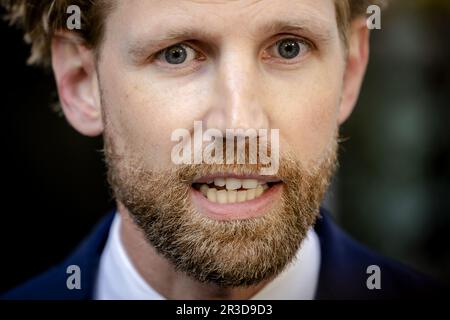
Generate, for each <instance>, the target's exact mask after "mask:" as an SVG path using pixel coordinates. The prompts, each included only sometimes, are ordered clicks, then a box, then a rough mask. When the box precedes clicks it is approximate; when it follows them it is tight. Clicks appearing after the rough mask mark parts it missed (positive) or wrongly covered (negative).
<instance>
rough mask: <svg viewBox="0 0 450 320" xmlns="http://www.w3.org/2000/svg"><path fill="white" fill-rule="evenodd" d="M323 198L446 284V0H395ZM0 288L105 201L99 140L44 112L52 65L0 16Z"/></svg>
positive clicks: (70, 245)
mask: <svg viewBox="0 0 450 320" xmlns="http://www.w3.org/2000/svg"><path fill="white" fill-rule="evenodd" d="M391 2H392V5H391V7H390V9H389V10H388V11H386V12H384V13H383V14H382V24H381V26H382V29H381V30H375V31H374V32H373V33H372V40H371V42H372V52H371V61H370V64H369V68H368V73H367V76H366V80H365V83H364V86H363V88H362V92H361V97H360V100H359V103H358V106H357V107H356V109H355V111H354V113H353V115H352V117H351V118H350V120H349V121H348V122H347V123H346V124H345V125H344V126H343V128H342V131H341V133H342V136H343V137H344V138H346V141H345V142H343V143H342V145H341V152H340V169H339V172H338V174H337V176H336V178H335V179H334V184H333V186H332V188H331V190H330V193H329V195H328V197H327V201H326V204H325V206H327V207H329V208H330V209H331V210H332V211H333V213H334V215H335V217H336V220H337V221H338V222H339V224H340V225H341V226H342V227H343V228H344V229H345V230H347V232H349V233H350V234H351V235H352V236H353V237H354V238H355V239H357V240H359V241H360V242H362V243H364V244H366V245H367V246H369V247H371V248H372V249H374V250H376V251H378V252H380V253H382V254H384V255H386V256H389V257H392V258H395V259H397V260H400V261H402V262H403V263H406V264H408V265H410V266H412V267H413V268H415V269H417V270H419V271H422V272H423V273H426V274H428V275H431V276H433V277H435V278H437V279H439V280H441V281H443V282H445V283H447V284H450V249H449V248H448V246H449V245H450V201H449V199H450V106H449V104H450V62H449V60H450V1H448V0H441V1H438V0H434V1H433V0H422V1H420V0H412V1H411V0H393V1H391ZM0 35H1V39H3V43H4V45H3V46H2V50H1V51H0V57H1V59H0V63H1V64H2V73H1V75H0V82H1V87H0V88H1V89H0V93H1V97H2V102H1V118H2V119H3V121H2V124H1V126H0V130H1V131H2V134H1V139H2V140H1V142H2V154H1V158H0V159H1V162H2V168H3V172H2V174H1V177H2V181H1V183H2V188H1V190H2V192H1V203H2V207H1V208H0V211H1V222H0V252H1V254H2V259H1V263H0V292H2V291H4V290H7V289H9V288H11V287H13V286H15V285H17V284H19V283H21V282H23V281H24V280H26V279H28V278H29V277H32V276H33V275H36V274H37V273H40V272H42V271H44V270H46V269H47V268H48V267H50V266H51V265H53V264H55V263H57V262H59V261H61V260H62V259H63V258H64V257H65V256H66V255H68V254H69V253H70V252H71V251H72V250H73V249H74V248H75V246H76V245H77V244H78V243H79V242H80V241H81V240H82V239H83V237H84V236H85V235H86V234H87V233H88V232H89V231H90V230H91V228H92V227H93V225H94V224H95V223H96V222H97V221H98V220H99V219H100V217H101V216H102V215H104V214H105V213H107V212H108V210H110V209H111V208H112V207H113V201H112V199H111V195H110V192H109V189H108V187H107V184H106V181H105V180H106V179H105V168H104V164H103V161H102V155H101V153H100V151H99V150H101V148H102V141H101V139H100V138H95V139H93V138H86V137H83V136H81V135H79V134H78V133H76V132H75V131H74V130H73V129H72V128H71V127H70V126H69V125H68V124H67V122H66V121H65V120H64V118H62V117H60V116H58V114H57V113H55V112H54V111H52V109H51V103H52V101H55V99H56V96H55V93H54V82H53V79H52V75H51V74H50V73H49V72H47V73H46V72H44V71H43V70H41V69H38V68H34V67H28V66H26V65H25V61H26V59H27V57H28V53H29V48H28V47H27V46H26V45H24V44H23V42H22V35H21V32H20V31H18V30H14V29H11V28H9V27H8V26H7V25H6V24H5V23H0Z"/></svg>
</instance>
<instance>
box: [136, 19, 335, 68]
mask: <svg viewBox="0 0 450 320" xmlns="http://www.w3.org/2000/svg"><path fill="white" fill-rule="evenodd" d="M293 31H301V32H303V33H304V34H305V36H310V37H311V38H312V40H314V41H318V42H322V43H326V42H329V41H330V40H331V39H333V37H334V35H333V30H332V29H331V28H330V27H328V26H327V25H326V24H325V23H324V22H322V21H319V20H318V19H311V18H302V19H280V20H273V21H270V22H269V23H266V24H264V25H262V26H261V27H258V28H257V29H256V30H255V31H253V32H252V35H253V36H257V34H264V35H266V34H270V35H273V34H279V33H288V32H293ZM214 38H217V35H216V34H214V33H212V32H210V31H209V30H205V28H202V29H199V28H197V27H193V26H184V27H175V28H173V29H168V30H167V31H166V32H165V33H164V35H163V36H161V37H158V38H156V39H155V38H153V39H151V38H148V39H146V38H145V36H143V37H142V38H140V39H135V40H130V41H129V42H128V45H127V48H128V50H127V51H128V54H129V55H130V56H131V57H133V59H134V60H140V59H142V58H143V57H146V56H147V55H148V52H149V50H150V49H153V50H162V49H164V48H165V47H166V46H167V45H168V44H169V43H177V42H181V41H186V40H208V39H209V40H211V39H214Z"/></svg>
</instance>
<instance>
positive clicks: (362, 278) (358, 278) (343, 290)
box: [1, 209, 440, 300]
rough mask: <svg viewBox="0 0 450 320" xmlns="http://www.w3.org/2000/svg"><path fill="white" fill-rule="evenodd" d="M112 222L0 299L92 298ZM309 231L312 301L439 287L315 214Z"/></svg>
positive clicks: (433, 292)
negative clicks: (373, 274)
mask: <svg viewBox="0 0 450 320" xmlns="http://www.w3.org/2000/svg"><path fill="white" fill-rule="evenodd" d="M113 217H114V212H111V213H110V214H108V215H107V216H106V217H104V218H103V219H102V221H101V222H100V223H99V224H98V225H97V226H96V227H95V228H94V230H93V232H92V233H91V234H90V235H89V236H88V237H87V238H86V239H85V240H84V241H83V242H82V243H81V245H80V246H79V247H78V248H77V249H76V250H75V252H74V253H73V254H72V255H70V256H69V257H68V258H67V259H66V260H65V261H64V262H62V263H61V264H59V265H57V266H55V267H53V268H52V269H50V270H48V271H47V272H45V273H43V274H41V275H39V276H37V277H36V278H34V279H32V280H31V281H29V282H27V283H25V284H24V285H22V286H19V287H18V288H15V289H13V290H11V291H9V292H7V293H6V294H4V295H3V296H2V297H1V298H2V299H21V300H22V299H24V300H30V299H31V300H35V299H37V300H61V299H92V298H93V292H94V285H95V280H96V276H97V271H98V267H99V261H100V256H101V254H102V251H103V248H104V245H105V243H106V240H107V238H108V232H109V229H110V226H111V223H112V220H113ZM315 231H316V232H317V235H318V237H319V239H320V247H321V266H320V274H319V283H318V289H317V292H316V299H392V298H431V297H435V296H438V294H440V293H439V290H440V289H439V287H438V286H436V285H435V283H434V282H433V281H431V280H429V279H428V278H427V277H425V276H423V275H421V274H419V273H416V272H414V271H411V270H409V269H408V268H407V267H405V266H403V265H401V264H399V263H397V262H394V261H391V260H389V259H386V258H384V257H382V256H380V255H378V254H375V253H373V252H371V251H369V250H368V249H367V248H365V247H364V246H362V245H360V244H358V243H357V242H355V241H354V240H353V239H351V238H350V237H349V236H348V235H346V234H345V233H344V232H343V231H342V230H341V229H340V228H339V227H338V226H337V225H336V224H335V223H334V222H333V221H332V218H331V216H330V215H329V214H328V213H327V212H326V211H325V210H324V209H321V217H320V218H319V219H318V220H317V222H316V225H315ZM70 265H77V266H79V267H80V270H81V289H72V290H69V289H68V288H67V285H66V280H67V278H68V277H69V274H67V273H66V270H67V267H68V266H70ZM370 265H377V266H378V267H379V268H380V271H381V272H380V273H381V289H372V290H369V289H368V288H367V285H366V282H367V278H368V277H369V276H370V274H368V273H367V267H368V266H370ZM292 285H295V284H292Z"/></svg>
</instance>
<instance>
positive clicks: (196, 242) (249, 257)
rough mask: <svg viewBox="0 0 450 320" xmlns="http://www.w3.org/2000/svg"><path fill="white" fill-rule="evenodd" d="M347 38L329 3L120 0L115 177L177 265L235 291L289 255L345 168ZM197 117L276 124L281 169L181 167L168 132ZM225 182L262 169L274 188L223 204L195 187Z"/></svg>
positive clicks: (113, 48) (109, 142) (115, 48)
mask: <svg viewBox="0 0 450 320" xmlns="http://www.w3.org/2000/svg"><path fill="white" fill-rule="evenodd" d="M343 47H344V46H343V43H342V42H341V40H340V37H339V31H338V26H337V23H336V14H335V5H334V1H332V0H284V1H278V0H276V1H271V0H261V1H254V0H253V1H200V0H197V1H194V0H164V1H156V0H154V1H140V0H126V1H125V0H122V1H118V6H117V8H115V10H114V11H113V12H112V13H111V14H110V15H109V17H108V19H107V23H106V30H105V39H104V43H103V45H102V52H101V59H100V61H99V63H98V74H99V81H100V88H101V91H102V107H103V115H104V119H105V141H106V148H105V149H106V151H107V152H106V158H107V162H108V165H109V177H110V181H111V184H112V186H113V189H114V191H115V193H116V195H117V197H118V200H119V201H121V202H122V203H123V204H124V205H125V207H126V208H127V209H128V211H129V212H130V214H131V215H132V216H133V218H134V219H135V221H136V222H137V224H138V225H139V226H140V227H141V228H142V229H143V230H144V233H145V234H146V236H147V238H148V240H149V241H150V243H151V244H153V245H154V246H155V247H156V248H157V249H158V250H159V252H160V253H161V254H163V255H165V256H166V257H167V258H168V259H169V260H170V261H172V262H173V263H174V264H175V265H176V267H177V268H178V269H179V270H181V271H185V272H188V273H189V274H190V275H192V276H194V277H195V278H197V279H198V280H201V281H212V282H216V283H218V284H221V285H225V286H236V285H243V284H252V283H257V282H259V281H261V280H264V279H267V278H270V277H272V276H274V275H275V274H277V273H278V272H280V271H281V270H282V268H283V267H284V266H285V265H286V264H287V263H288V262H289V261H291V259H292V257H293V256H294V255H295V252H296V250H297V249H298V246H299V244H300V242H301V240H302V239H303V238H304V236H305V234H306V231H307V229H308V228H309V227H310V226H311V225H312V224H313V223H314V220H315V217H316V214H317V209H318V206H319V203H320V200H321V198H322V195H323V193H324V191H325V189H326V186H327V184H328V180H329V177H330V175H331V174H332V172H333V167H334V164H335V153H336V135H337V128H338V118H339V108H340V99H341V95H342V87H343V79H344V70H345V63H344V61H345V59H344V48H343ZM167 48H169V50H164V49H167ZM194 121H202V123H203V127H204V129H207V128H216V129H218V130H220V131H225V129H234V128H243V129H248V128H254V129H260V128H265V129H269V130H270V129H279V149H280V170H279V172H278V173H277V174H275V175H274V177H271V178H270V179H267V178H264V177H259V176H258V175H257V174H258V172H257V171H256V170H255V167H254V166H250V165H229V166H226V165H224V166H214V165H194V166H182V167H181V166H179V165H176V164H174V163H173V161H172V159H171V152H172V148H173V147H174V142H173V141H171V134H172V132H173V131H174V130H176V129H178V128H186V129H188V130H193V126H194ZM272 143H273V142H272ZM232 174H234V176H232ZM245 174H246V175H245ZM214 177H219V178H225V179H227V177H233V178H238V180H240V182H241V183H242V182H243V181H244V180H243V179H239V178H256V179H257V180H258V183H260V184H262V185H266V186H268V187H269V190H265V193H263V194H262V195H261V196H260V197H259V198H256V199H253V200H245V201H243V202H242V203H234V204H229V203H225V204H220V203H214V201H210V199H208V198H207V197H206V196H203V195H202V194H201V192H200V191H198V190H196V189H199V187H201V185H204V184H208V182H209V185H208V187H209V188H215V187H217V190H218V191H220V190H221V189H223V188H227V187H226V186H225V187H219V186H217V185H214V183H211V181H210V180H213V178H214ZM269 180H270V181H271V182H274V183H273V184H272V183H267V181H269ZM251 182H252V181H250V182H249V183H250V184H251ZM275 182H276V183H275ZM243 187H244V186H242V187H241V189H240V190H241V191H245V190H242V189H243ZM244 189H245V188H244ZM227 192H228V191H227ZM222 193H223V192H222ZM227 197H228V196H227ZM216 201H217V198H216ZM211 202H213V204H211Z"/></svg>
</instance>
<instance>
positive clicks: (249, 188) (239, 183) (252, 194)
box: [200, 177, 269, 203]
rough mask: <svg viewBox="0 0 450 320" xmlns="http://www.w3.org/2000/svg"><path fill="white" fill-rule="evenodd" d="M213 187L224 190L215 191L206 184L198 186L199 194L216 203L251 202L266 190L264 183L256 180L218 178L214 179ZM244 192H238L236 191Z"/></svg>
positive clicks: (266, 186)
mask: <svg viewBox="0 0 450 320" xmlns="http://www.w3.org/2000/svg"><path fill="white" fill-rule="evenodd" d="M213 182H214V186H216V187H225V189H221V190H217V189H216V188H214V187H213V188H210V187H209V186H208V184H206V183H205V184H202V185H201V186H200V192H201V193H202V194H203V195H204V196H205V197H207V198H208V200H210V201H212V202H218V203H235V202H243V201H246V200H252V199H255V198H257V197H259V196H260V195H261V194H263V192H264V191H265V190H266V189H268V188H269V187H268V185H267V184H266V183H265V182H262V181H258V180H256V179H237V178H225V177H219V178H215V179H214V181H213ZM241 188H243V189H246V190H238V189H241Z"/></svg>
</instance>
